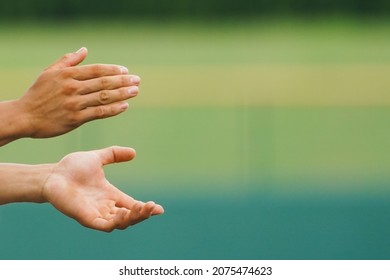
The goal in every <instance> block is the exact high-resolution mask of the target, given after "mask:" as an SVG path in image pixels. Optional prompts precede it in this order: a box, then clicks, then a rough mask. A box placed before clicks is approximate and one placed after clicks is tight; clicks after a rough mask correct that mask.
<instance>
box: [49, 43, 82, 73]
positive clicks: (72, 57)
mask: <svg viewBox="0 0 390 280" xmlns="http://www.w3.org/2000/svg"><path fill="white" fill-rule="evenodd" d="M87 55H88V50H87V48H85V47H82V48H81V49H79V50H78V51H76V52H73V53H67V54H65V55H64V56H62V57H61V58H60V59H58V60H57V61H56V62H54V63H53V64H52V65H50V66H49V67H47V69H48V70H59V69H63V68H66V67H71V66H75V65H78V64H80V63H81V62H82V61H83V60H84V59H85V58H86V57H87Z"/></svg>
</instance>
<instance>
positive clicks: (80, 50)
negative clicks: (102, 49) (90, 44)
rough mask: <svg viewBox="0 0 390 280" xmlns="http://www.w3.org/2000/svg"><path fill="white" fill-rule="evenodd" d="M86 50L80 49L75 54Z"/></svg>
mask: <svg viewBox="0 0 390 280" xmlns="http://www.w3.org/2000/svg"><path fill="white" fill-rule="evenodd" d="M84 50H86V47H82V48H80V49H79V50H78V51H77V52H76V53H81V52H82V51H84Z"/></svg>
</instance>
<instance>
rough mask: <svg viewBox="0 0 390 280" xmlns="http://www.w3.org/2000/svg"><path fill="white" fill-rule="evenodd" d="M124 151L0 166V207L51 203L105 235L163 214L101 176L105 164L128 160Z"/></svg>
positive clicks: (132, 154)
mask: <svg viewBox="0 0 390 280" xmlns="http://www.w3.org/2000/svg"><path fill="white" fill-rule="evenodd" d="M134 157H135V151H134V150H133V149H131V148H127V147H118V146H113V147H108V148H105V149H101V150H95V151H87V152H76V153H72V154H69V155H67V156H65V157H64V158H63V159H62V160H60V161H59V162H58V163H54V164H39V165H26V164H9V163H1V164H0V205H1V204H7V203H12V202H36V203H45V202H49V203H51V204H52V205H53V206H54V207H55V208H56V209H57V210H59V211H60V212H62V213H63V214H65V215H67V216H69V217H71V218H73V219H75V220H76V221H78V222H79V223H80V224H82V225H83V226H85V227H88V228H92V229H95V230H100V231H105V232H110V231H112V230H114V229H126V228H127V227H129V226H132V225H134V224H137V223H139V222H142V221H144V220H145V219H148V218H149V217H151V216H153V215H159V214H163V213H164V209H163V208H162V207H161V206H160V205H158V204H156V203H154V202H153V201H149V202H146V203H145V202H142V201H138V200H135V199H134V198H132V197H130V196H128V195H127V194H125V193H124V192H122V191H120V190H119V189H118V188H116V187H115V186H114V185H112V184H111V183H110V182H108V180H107V179H106V177H105V174H104V170H103V167H104V166H105V165H107V164H112V163H119V162H126V161H130V160H132V159H133V158H134Z"/></svg>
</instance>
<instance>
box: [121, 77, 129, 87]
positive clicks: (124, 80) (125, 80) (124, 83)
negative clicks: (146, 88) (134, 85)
mask: <svg viewBox="0 0 390 280" xmlns="http://www.w3.org/2000/svg"><path fill="white" fill-rule="evenodd" d="M121 84H122V87H126V86H129V85H130V78H129V76H121Z"/></svg>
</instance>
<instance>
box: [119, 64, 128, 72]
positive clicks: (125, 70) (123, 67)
mask: <svg viewBox="0 0 390 280" xmlns="http://www.w3.org/2000/svg"><path fill="white" fill-rule="evenodd" d="M119 69H120V70H121V74H128V73H129V69H127V68H126V67H125V66H119Z"/></svg>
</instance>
